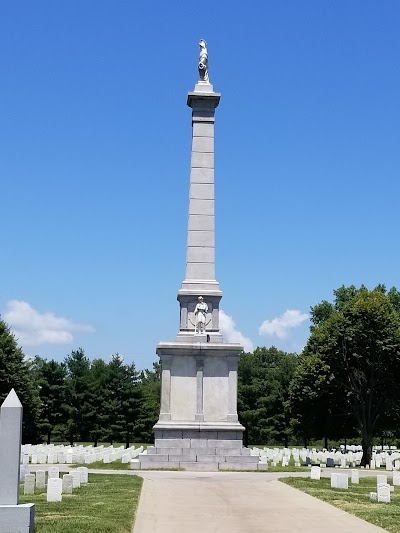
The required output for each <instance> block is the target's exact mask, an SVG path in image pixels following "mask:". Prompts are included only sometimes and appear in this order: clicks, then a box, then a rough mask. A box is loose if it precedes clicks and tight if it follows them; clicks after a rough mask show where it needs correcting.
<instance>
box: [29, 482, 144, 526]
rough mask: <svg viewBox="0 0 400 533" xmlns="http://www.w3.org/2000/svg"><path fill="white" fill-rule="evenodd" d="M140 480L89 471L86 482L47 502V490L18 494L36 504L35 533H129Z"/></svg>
mask: <svg viewBox="0 0 400 533" xmlns="http://www.w3.org/2000/svg"><path fill="white" fill-rule="evenodd" d="M142 485H143V479H142V478H140V477H138V476H126V475H118V474H114V475H110V474H89V483H88V484H86V485H82V486H81V487H80V488H79V489H74V492H73V494H63V501H62V502H55V503H47V501H46V490H37V489H36V491H35V494H34V495H27V496H24V495H23V494H22V495H21V496H20V503H34V504H35V533H131V531H132V528H133V524H134V520H135V517H136V512H137V507H138V503H139V498H140V493H141V489H142Z"/></svg>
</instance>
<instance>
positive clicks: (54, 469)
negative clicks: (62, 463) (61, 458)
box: [49, 466, 60, 479]
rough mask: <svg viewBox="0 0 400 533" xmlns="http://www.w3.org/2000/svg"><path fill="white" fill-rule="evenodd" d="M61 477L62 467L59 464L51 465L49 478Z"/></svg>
mask: <svg viewBox="0 0 400 533" xmlns="http://www.w3.org/2000/svg"><path fill="white" fill-rule="evenodd" d="M58 477H60V469H59V468H58V466H50V467H49V479H52V478H58Z"/></svg>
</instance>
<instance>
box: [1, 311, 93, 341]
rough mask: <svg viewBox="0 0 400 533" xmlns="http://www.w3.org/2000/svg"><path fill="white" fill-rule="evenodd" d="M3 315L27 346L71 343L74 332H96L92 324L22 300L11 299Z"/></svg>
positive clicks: (17, 336)
mask: <svg viewBox="0 0 400 533" xmlns="http://www.w3.org/2000/svg"><path fill="white" fill-rule="evenodd" d="M3 317H4V320H5V321H6V322H7V323H8V324H9V325H10V326H11V328H12V331H13V333H14V334H15V336H16V338H17V339H18V341H19V343H20V344H22V345H25V346H37V345H39V344H70V343H72V342H73V340H74V337H73V332H75V331H84V332H94V328H93V327H92V326H88V325H85V324H75V323H74V322H71V321H70V320H68V319H67V318H62V317H58V316H55V315H54V314H53V313H40V312H39V311H37V310H36V309H34V308H33V307H32V306H31V305H30V304H29V303H28V302H24V301H22V300H11V301H9V302H8V303H7V310H6V312H5V313H4V315H3Z"/></svg>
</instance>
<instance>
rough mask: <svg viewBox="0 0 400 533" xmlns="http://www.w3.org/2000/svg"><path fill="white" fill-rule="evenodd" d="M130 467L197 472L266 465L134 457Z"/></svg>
mask: <svg viewBox="0 0 400 533" xmlns="http://www.w3.org/2000/svg"><path fill="white" fill-rule="evenodd" d="M130 468H131V469H132V470H140V469H150V470H151V469H154V470H155V469H157V468H167V469H168V468H182V469H184V470H190V471H199V472H216V471H218V470H254V471H256V470H267V469H268V466H267V465H266V464H265V463H254V462H253V463H249V462H247V463H243V462H242V463H240V462H237V463H232V462H226V461H225V462H219V463H218V462H215V461H214V462H207V463H204V462H203V463H199V462H193V461H154V462H148V463H143V462H142V461H140V460H138V459H135V460H133V461H131V463H130Z"/></svg>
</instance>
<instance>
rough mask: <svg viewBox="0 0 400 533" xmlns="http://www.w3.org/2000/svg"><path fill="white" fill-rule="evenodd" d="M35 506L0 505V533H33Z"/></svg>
mask: <svg viewBox="0 0 400 533" xmlns="http://www.w3.org/2000/svg"><path fill="white" fill-rule="evenodd" d="M34 516H35V505H34V504H33V503H24V504H19V505H0V533H33V531H34V527H35V525H34Z"/></svg>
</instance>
